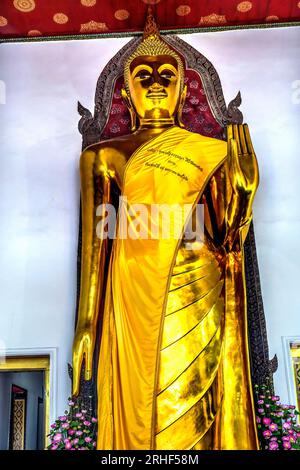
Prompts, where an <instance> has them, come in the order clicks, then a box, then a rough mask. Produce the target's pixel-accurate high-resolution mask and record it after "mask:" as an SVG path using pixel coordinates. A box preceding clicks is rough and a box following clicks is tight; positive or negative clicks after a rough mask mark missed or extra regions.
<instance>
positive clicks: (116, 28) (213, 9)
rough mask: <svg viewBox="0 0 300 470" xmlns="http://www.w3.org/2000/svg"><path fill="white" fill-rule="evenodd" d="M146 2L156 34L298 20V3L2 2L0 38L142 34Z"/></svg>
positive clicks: (274, 0) (221, 0)
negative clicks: (153, 17) (157, 32)
mask: <svg viewBox="0 0 300 470" xmlns="http://www.w3.org/2000/svg"><path fill="white" fill-rule="evenodd" d="M149 4H150V5H152V7H153V10H154V13H155V16H156V19H157V22H158V24H159V25H160V29H161V30H164V29H186V28H198V27H200V28H201V27H209V26H243V25H252V24H262V23H283V22H292V21H300V1H299V0H284V1H282V0H247V1H243V0H201V1H200V0H109V1H107V0H1V1H0V38H1V37H2V38H5V37H7V38H8V37H17V38H18V37H28V36H49V35H78V34H89V33H97V34H98V33H99V34H101V33H122V32H135V31H141V30H142V29H143V25H144V22H145V17H146V11H147V7H148V5H149Z"/></svg>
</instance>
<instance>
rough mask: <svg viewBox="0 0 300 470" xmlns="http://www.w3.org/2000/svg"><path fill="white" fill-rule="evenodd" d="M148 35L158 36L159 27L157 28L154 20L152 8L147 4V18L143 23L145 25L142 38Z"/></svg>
mask: <svg viewBox="0 0 300 470" xmlns="http://www.w3.org/2000/svg"><path fill="white" fill-rule="evenodd" d="M149 36H160V34H159V29H158V26H157V23H156V21H155V18H154V16H153V13H152V8H151V6H150V5H149V6H148V11H147V18H146V23H145V27H144V34H143V40H144V39H147V38H148V37H149Z"/></svg>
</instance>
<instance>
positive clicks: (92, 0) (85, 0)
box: [80, 0, 97, 7]
mask: <svg viewBox="0 0 300 470" xmlns="http://www.w3.org/2000/svg"><path fill="white" fill-rule="evenodd" d="M80 2H81V5H83V6H84V7H93V6H94V5H96V3H97V0H80Z"/></svg>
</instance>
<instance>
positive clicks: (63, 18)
mask: <svg viewBox="0 0 300 470" xmlns="http://www.w3.org/2000/svg"><path fill="white" fill-rule="evenodd" d="M53 21H54V22H55V23H57V24H65V23H67V22H68V21H69V18H68V17H67V15H65V14H64V13H56V14H55V15H54V16H53Z"/></svg>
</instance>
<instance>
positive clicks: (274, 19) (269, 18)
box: [266, 15, 279, 21]
mask: <svg viewBox="0 0 300 470" xmlns="http://www.w3.org/2000/svg"><path fill="white" fill-rule="evenodd" d="M278 20H279V18H278V16H275V15H270V16H267V18H266V21H278Z"/></svg>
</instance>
